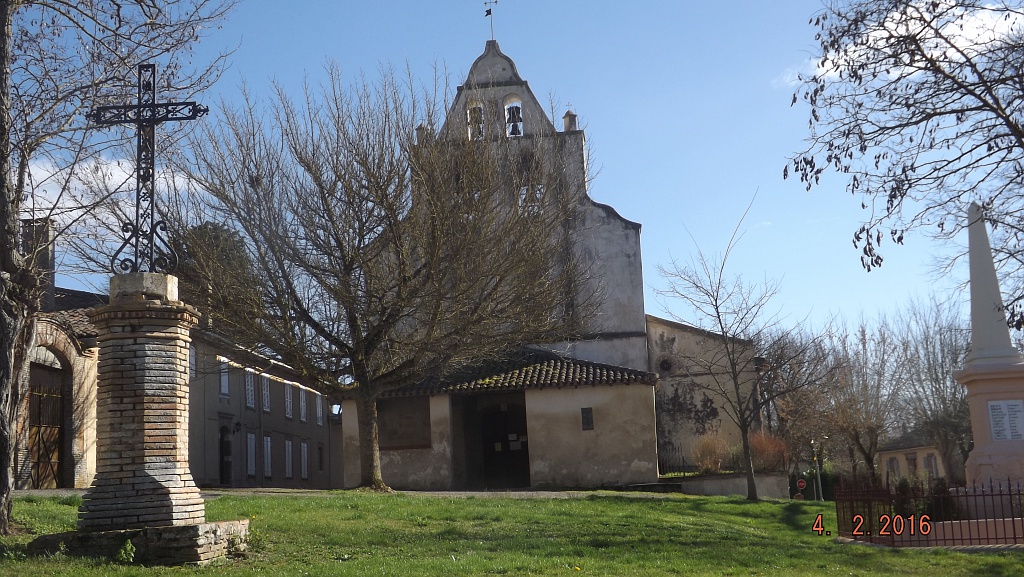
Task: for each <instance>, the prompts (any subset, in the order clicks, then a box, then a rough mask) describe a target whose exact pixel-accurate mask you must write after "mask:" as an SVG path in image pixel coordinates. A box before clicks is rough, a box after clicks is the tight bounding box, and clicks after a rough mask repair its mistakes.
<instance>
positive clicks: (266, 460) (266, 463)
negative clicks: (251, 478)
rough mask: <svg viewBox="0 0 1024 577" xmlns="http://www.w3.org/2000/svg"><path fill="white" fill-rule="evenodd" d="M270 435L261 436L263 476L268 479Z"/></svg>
mask: <svg viewBox="0 0 1024 577" xmlns="http://www.w3.org/2000/svg"><path fill="white" fill-rule="evenodd" d="M270 445H271V443H270V435H264V436H263V476H264V477H266V478H268V479H269V478H270V472H271V471H270V463H271V460H270Z"/></svg>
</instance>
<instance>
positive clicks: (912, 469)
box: [904, 453, 917, 477]
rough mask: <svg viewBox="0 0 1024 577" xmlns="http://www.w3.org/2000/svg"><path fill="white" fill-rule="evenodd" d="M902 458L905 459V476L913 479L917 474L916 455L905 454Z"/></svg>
mask: <svg viewBox="0 0 1024 577" xmlns="http://www.w3.org/2000/svg"><path fill="white" fill-rule="evenodd" d="M904 457H906V459H907V475H910V476H911V477H913V476H914V475H916V474H917V453H907V454H906V455H904Z"/></svg>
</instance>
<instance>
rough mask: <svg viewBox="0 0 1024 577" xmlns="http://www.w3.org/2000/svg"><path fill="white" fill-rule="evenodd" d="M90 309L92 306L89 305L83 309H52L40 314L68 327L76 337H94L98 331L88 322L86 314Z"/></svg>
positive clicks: (97, 334)
mask: <svg viewBox="0 0 1024 577" xmlns="http://www.w3.org/2000/svg"><path fill="white" fill-rule="evenodd" d="M91 310H92V308H91V307H90V308H84V309H71V310H63V311H53V312H48V313H40V316H41V317H42V318H44V319H52V320H54V321H55V322H56V323H57V324H59V325H61V326H63V327H65V328H67V329H70V330H71V332H72V333H73V334H74V335H75V336H76V337H79V338H82V337H96V336H99V331H97V330H96V327H95V326H94V325H93V324H92V323H91V322H89V317H88V315H87V314H86V313H87V312H88V311H91Z"/></svg>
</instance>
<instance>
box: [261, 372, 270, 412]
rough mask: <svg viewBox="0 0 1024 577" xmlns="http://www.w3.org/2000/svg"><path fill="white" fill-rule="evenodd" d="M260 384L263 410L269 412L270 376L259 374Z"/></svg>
mask: <svg viewBox="0 0 1024 577" xmlns="http://www.w3.org/2000/svg"><path fill="white" fill-rule="evenodd" d="M260 384H261V385H262V386H263V412H264V413H269V412H270V377H269V376H268V375H260Z"/></svg>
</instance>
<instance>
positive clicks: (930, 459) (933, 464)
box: [924, 453, 939, 479]
mask: <svg viewBox="0 0 1024 577" xmlns="http://www.w3.org/2000/svg"><path fill="white" fill-rule="evenodd" d="M924 469H925V471H926V472H927V473H928V477H929V478H931V479H936V478H938V476H939V460H938V459H936V458H935V453H928V454H927V455H925V456H924Z"/></svg>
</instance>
